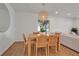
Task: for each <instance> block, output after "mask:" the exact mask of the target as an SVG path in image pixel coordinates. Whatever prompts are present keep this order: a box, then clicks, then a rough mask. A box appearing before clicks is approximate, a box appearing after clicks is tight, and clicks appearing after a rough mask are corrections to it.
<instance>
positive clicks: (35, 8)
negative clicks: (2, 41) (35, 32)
mask: <svg viewBox="0 0 79 59" xmlns="http://www.w3.org/2000/svg"><path fill="white" fill-rule="evenodd" d="M11 6H12V7H13V8H14V10H15V11H16V12H31V13H39V12H40V11H41V10H47V11H48V13H49V15H62V16H69V17H79V3H45V4H44V6H43V5H42V3H12V4H11Z"/></svg>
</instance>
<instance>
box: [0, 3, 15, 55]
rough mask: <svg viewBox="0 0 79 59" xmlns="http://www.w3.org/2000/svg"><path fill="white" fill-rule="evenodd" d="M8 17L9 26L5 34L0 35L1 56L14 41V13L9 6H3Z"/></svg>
mask: <svg viewBox="0 0 79 59" xmlns="http://www.w3.org/2000/svg"><path fill="white" fill-rule="evenodd" d="M5 6H6V7H7V9H8V12H9V16H10V26H9V28H8V30H7V31H6V32H3V33H2V32H1V33H0V55H1V54H3V52H5V51H6V50H7V49H8V48H9V47H10V46H11V45H12V44H13V43H14V42H15V40H16V38H15V12H14V10H13V9H12V7H11V6H10V5H9V4H5Z"/></svg>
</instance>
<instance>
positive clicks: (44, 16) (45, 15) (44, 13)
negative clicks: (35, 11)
mask: <svg viewBox="0 0 79 59" xmlns="http://www.w3.org/2000/svg"><path fill="white" fill-rule="evenodd" d="M38 17H39V20H41V21H45V20H47V18H48V12H47V11H45V10H43V11H40V13H39V16H38Z"/></svg>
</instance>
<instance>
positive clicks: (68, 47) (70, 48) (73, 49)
mask: <svg viewBox="0 0 79 59" xmlns="http://www.w3.org/2000/svg"><path fill="white" fill-rule="evenodd" d="M61 45H63V46H64V47H66V48H68V49H70V50H72V51H74V52H76V53H79V51H76V50H74V49H72V48H70V47H68V46H66V45H64V44H61Z"/></svg>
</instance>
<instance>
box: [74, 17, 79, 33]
mask: <svg viewBox="0 0 79 59" xmlns="http://www.w3.org/2000/svg"><path fill="white" fill-rule="evenodd" d="M74 21H75V22H74V27H75V28H77V29H78V33H79V18H76V19H74Z"/></svg>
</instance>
